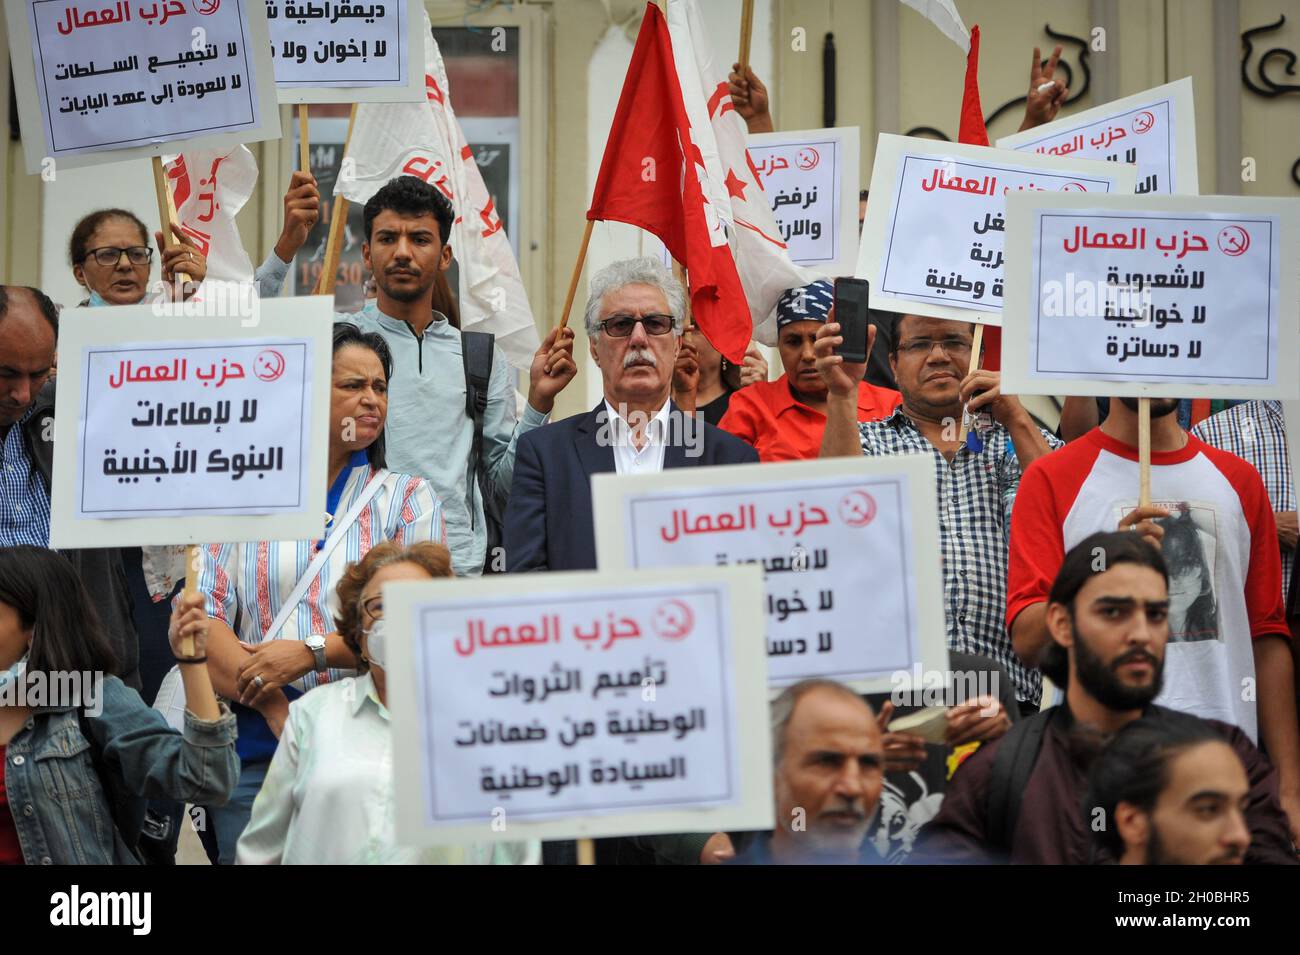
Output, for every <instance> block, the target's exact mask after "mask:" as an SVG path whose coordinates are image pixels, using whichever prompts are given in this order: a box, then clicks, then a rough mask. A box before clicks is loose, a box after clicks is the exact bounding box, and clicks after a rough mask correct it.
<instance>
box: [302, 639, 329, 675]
mask: <svg viewBox="0 0 1300 955" xmlns="http://www.w3.org/2000/svg"><path fill="white" fill-rule="evenodd" d="M303 643H305V644H307V649H308V650H310V651H311V655H312V656H314V657H315V658H316V672H317V673H319V672H320V671H321V670H324V669H326V668H327V667H328V666H329V663H328V662H327V661H326V659H325V638H324V637H323V636H321V635H320V634H319V633H313V634H312V635H311V636H309V637H308V638H307V639H306V640H304V641H303Z"/></svg>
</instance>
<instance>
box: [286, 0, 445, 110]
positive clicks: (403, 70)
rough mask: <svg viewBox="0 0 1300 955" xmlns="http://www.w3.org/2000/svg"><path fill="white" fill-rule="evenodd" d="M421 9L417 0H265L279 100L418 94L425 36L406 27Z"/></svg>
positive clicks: (326, 100) (420, 96)
mask: <svg viewBox="0 0 1300 955" xmlns="http://www.w3.org/2000/svg"><path fill="white" fill-rule="evenodd" d="M413 10H414V11H415V14H414V17H412V11H413ZM420 10H421V7H420V5H419V4H418V0H388V2H387V3H356V4H353V3H334V2H332V0H322V2H320V3H314V2H313V3H308V2H306V0H302V2H292V0H291V2H288V3H281V2H280V0H266V18H267V22H268V24H269V28H270V32H271V61H272V64H273V65H274V67H275V83H276V86H277V88H278V91H279V99H280V102H282V103H355V102H361V101H362V100H367V101H378V100H381V101H388V102H392V101H397V100H406V101H412V102H414V101H418V100H421V99H423V98H424V78H423V76H422V75H421V74H420V72H419V63H420V53H421V51H422V50H423V42H422V40H421V37H420V35H419V33H418V31H417V32H415V33H412V31H411V29H410V24H411V23H412V22H414V23H417V24H418V23H420V22H421V21H422V17H421V16H420Z"/></svg>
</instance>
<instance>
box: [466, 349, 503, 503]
mask: <svg viewBox="0 0 1300 955" xmlns="http://www.w3.org/2000/svg"><path fill="white" fill-rule="evenodd" d="M495 345H496V336H494V335H493V334H491V333H490V332H461V333H460V354H461V358H462V359H463V360H464V363H465V414H466V415H468V416H469V419H470V421H472V422H473V423H474V439H473V441H472V442H471V443H470V448H469V469H468V470H467V471H466V480H465V493H466V494H467V495H468V499H467V500H468V504H469V515H470V526H471V527H473V526H474V489H475V486H476V485H477V484H478V480H479V461H480V460H482V456H483V419H484V417H485V415H486V413H487V403H488V386H489V384H490V383H491V381H492V353H493V351H494V350H495Z"/></svg>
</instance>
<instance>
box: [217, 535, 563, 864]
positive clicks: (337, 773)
mask: <svg viewBox="0 0 1300 955" xmlns="http://www.w3.org/2000/svg"><path fill="white" fill-rule="evenodd" d="M451 575H452V574H451V558H450V556H449V555H448V553H447V548H445V547H443V546H442V545H440V544H433V543H429V542H428V541H424V542H421V543H417V544H412V545H410V546H406V547H404V546H402V545H400V544H396V543H394V542H392V541H388V542H385V543H383V544H380V545H378V546H377V547H374V548H372V549H371V550H370V551H369V552H368V553H367V554H366V555H365V557H363V558H362V559H361V560H360V561H358V562H357V563H354V564H352V565H350V566H349V567H348V568H347V570H346V571H345V572H344V573H343V576H342V578H341V579H340V580H339V582H338V586H337V588H336V594H337V596H338V607H339V609H338V613H337V614H336V616H335V619H334V623H335V626H336V628H337V629H338V633H339V635H340V636H341V637H342V638H343V640H344V641H345V642H346V643H347V645H348V647H350V648H351V649H352V651H353V652H354V653H356V655H357V659H358V660H359V661H360V665H359V670H360V671H361V675H360V676H357V677H350V678H348V679H346V680H342V681H340V682H338V683H331V684H328V685H326V686H321V687H317V688H316V689H315V690H313V691H312V692H311V693H308V694H306V695H305V696H303V697H302V698H301V699H298V700H295V701H294V702H293V703H292V704H291V705H290V706H289V718H288V720H287V721H286V723H285V726H284V731H283V733H281V735H280V745H279V746H278V747H277V748H276V751H275V757H274V758H273V759H272V760H271V768H270V769H269V770H268V771H267V774H266V781H265V782H264V783H263V784H262V791H261V792H260V793H258V796H257V801H256V802H254V804H253V818H252V819H251V821H250V822H249V824H248V828H247V829H245V830H244V835H243V836H242V838H240V840H239V847H238V850H237V852H236V861H237V862H238V863H239V864H240V865H256V864H262V865H291V864H346V865H355V864H381V865H382V864H399V865H410V864H424V865H511V864H536V863H537V862H539V861H540V860H541V843H539V842H513V843H511V842H498V843H485V844H481V845H468V846H446V847H435V848H428V849H422V848H417V847H414V846H403V845H399V844H398V843H397V841H396V838H395V835H394V832H395V818H396V810H395V806H394V802H393V740H392V731H391V729H390V727H389V713H388V688H387V673H386V671H385V667H386V665H387V661H388V653H387V647H386V639H385V633H384V604H383V587H384V584H389V583H394V582H396V581H406V580H416V581H419V580H432V579H434V578H437V577H450V576H451Z"/></svg>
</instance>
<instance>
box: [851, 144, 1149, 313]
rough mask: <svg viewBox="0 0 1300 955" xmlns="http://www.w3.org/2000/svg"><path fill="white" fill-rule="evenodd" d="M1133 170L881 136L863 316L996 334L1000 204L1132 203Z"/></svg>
mask: <svg viewBox="0 0 1300 955" xmlns="http://www.w3.org/2000/svg"><path fill="white" fill-rule="evenodd" d="M1135 175H1136V173H1135V171H1134V169H1133V167H1132V166H1125V165H1121V164H1119V163H1105V162H1096V161H1093V160H1086V159H1069V160H1067V159H1057V158H1055V157H1051V156H1036V155H1033V154H1032V153H1016V152H1011V151H1010V150H1005V149H990V148H988V147H987V146H966V145H962V144H959V143H937V142H935V141H934V140H931V139H918V138H915V137H906V136H881V137H880V140H879V142H878V144H877V146H876V161H875V165H874V166H873V167H872V171H871V199H870V201H869V202H868V204H867V219H866V223H865V225H864V227H863V230H862V245H861V247H860V249H859V255H858V266H857V272H856V275H857V276H858V278H864V279H867V280H868V281H869V282H870V283H871V307H872V308H877V309H883V310H884V311H887V312H906V313H910V314H913V315H930V316H933V317H935V318H947V319H953V320H956V321H961V322H979V323H981V324H987V325H997V324H1000V322H1001V316H1002V300H1003V263H1004V261H1005V260H1006V257H1005V256H1004V251H1005V250H1004V246H1003V239H1004V232H1005V230H1006V226H1007V218H1006V215H1007V213H1006V197H1007V195H1008V194H1009V193H1016V192H1023V191H1035V192H1038V191H1043V192H1081V193H1088V194H1090V195H1096V194H1106V193H1118V194H1121V195H1124V194H1129V193H1132V191H1133V182H1134V177H1135Z"/></svg>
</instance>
